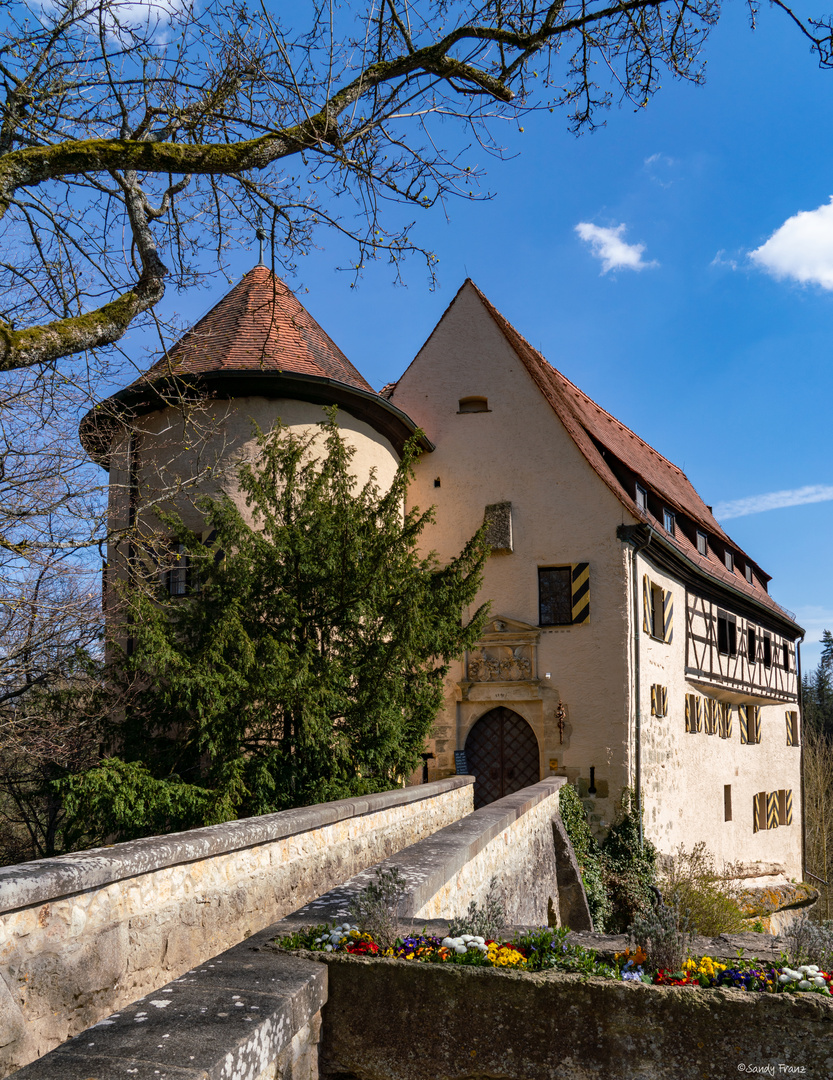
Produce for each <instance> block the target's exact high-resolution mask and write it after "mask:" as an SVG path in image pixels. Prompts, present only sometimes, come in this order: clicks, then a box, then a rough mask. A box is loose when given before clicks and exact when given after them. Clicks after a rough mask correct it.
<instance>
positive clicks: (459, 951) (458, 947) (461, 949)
mask: <svg viewBox="0 0 833 1080" xmlns="http://www.w3.org/2000/svg"><path fill="white" fill-rule="evenodd" d="M454 951H455V952H456V953H457V954H458V955H460V956H462V955H463V953H466V952H468V949H467V948H466V946H465V945H455V946H454Z"/></svg>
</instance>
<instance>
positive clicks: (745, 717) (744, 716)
mask: <svg viewBox="0 0 833 1080" xmlns="http://www.w3.org/2000/svg"><path fill="white" fill-rule="evenodd" d="M738 718H739V719H740V741H741V742H742V743H748V742H749V713H748V706H747V705H738Z"/></svg>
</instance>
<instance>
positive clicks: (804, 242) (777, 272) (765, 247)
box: [749, 196, 833, 289]
mask: <svg viewBox="0 0 833 1080" xmlns="http://www.w3.org/2000/svg"><path fill="white" fill-rule="evenodd" d="M749 257H750V259H751V260H752V261H753V262H754V263H756V264H757V266H759V267H760V268H761V269H762V270H765V271H766V272H767V273H768V274H772V276H773V277H776V278H793V279H794V280H795V281H800V282H802V284H807V283H811V284H815V285H821V287H822V288H823V289H833V196H831V199H830V202H829V203H826V204H825V205H824V206H819V207H818V209H816V210H801V211H799V213H797V214H795V215H794V216H793V217H791V218H787V220H786V221H785V222H784V224H783V225H782V226H781V227H780V228H779V229H776V230H775V232H774V233H773V234H772V236H770V238H769V239H768V240H767V241H766V243H765V244H762V245H761V246H760V247H759V248H756V249H755V251H753V252H750V255H749Z"/></svg>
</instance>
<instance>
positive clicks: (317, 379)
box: [82, 266, 803, 879]
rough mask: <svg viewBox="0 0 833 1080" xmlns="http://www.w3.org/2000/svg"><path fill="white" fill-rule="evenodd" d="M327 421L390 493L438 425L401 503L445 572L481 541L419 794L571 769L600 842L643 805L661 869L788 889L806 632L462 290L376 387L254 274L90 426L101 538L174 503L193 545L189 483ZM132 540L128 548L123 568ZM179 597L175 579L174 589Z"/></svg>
mask: <svg viewBox="0 0 833 1080" xmlns="http://www.w3.org/2000/svg"><path fill="white" fill-rule="evenodd" d="M330 404H336V405H338V408H339V413H338V417H339V423H340V425H341V427H342V430H343V431H344V433H345V434H346V436H347V438H348V439H349V440H350V441H351V442H352V443H353V445H355V446H356V449H357V453H356V457H355V458H354V460H353V465H354V468H355V470H356V472H357V475H358V477H359V479H360V480H363V479H366V478H367V476H368V475H369V473H370V470H371V469H375V470H376V475H377V478H378V480H379V482H380V483H381V484H383V485H384V484H385V483H386V482H389V480H390V478H391V477H392V475H393V472H394V470H395V468H396V463H397V461H398V460H399V455H400V453H401V450H402V446H403V444H404V442H405V440H406V439H407V438H408V437H409V436H410V435H411V434H412V433H413V431H414V430H415V427H416V425H419V427H420V428H421V429H423V430H424V432H425V433H426V436H427V437H425V438H423V441H422V446H423V450H424V451H425V452H424V453H423V454H422V456H421V458H420V460H419V461H418V463H417V466H416V476H415V479H414V482H413V484H412V487H411V489H410V494H409V499H410V501H411V502H412V504H413V505H417V506H420V507H423V508H427V507H428V506H431V505H434V506H435V507H436V522H435V524H434V525H433V526H430V527H429V530H428V531H427V532H426V535H425V537H424V542H425V546H426V548H427V549H433V550H436V551H437V553H438V554H439V556H440V558H441V559H443V558H450V557H452V556H453V555H455V554H457V553H458V552H459V551H460V549H461V548H462V547H463V545H464V544H465V542H466V541H467V540H468V539H469V538H470V537H471V536H472V534H473V533H474V532H475V531H476V530H477V529H478V528H479V527H480V525H481V524H483V522H484V521H485V522H486V523H487V526H488V533H487V536H488V542H489V544H490V546H491V555H490V557H489V559H488V561H487V565H486V569H485V578H484V586H483V598H484V599H485V598H488V599H490V600H491V604H492V607H491V618H490V621H489V623H488V625H487V627H486V629H485V631H484V633H483V635H482V640H481V641H480V642H479V644H478V646H477V648H475V649H473V650H472V651H471V652H470V653H469V654H468V655H467V656H466V657H464V658H463V659H462V660H461V661H460V662H459V663H458V664H457V665H455V666H454V667H453V668H452V670H451V672H450V674H449V677H448V680H447V684H446V699H445V705H444V708H443V710H442V711H441V713H440V715H439V716H438V717H437V721H436V724H435V728H434V733H433V736H434V737H433V738H432V739H431V740H430V743H429V746H428V747H427V748H426V752H427V754H428V755H429V756H428V765H429V767H428V776H429V777H430V778H432V779H433V778H435V777H440V776H444V775H448V774H449V773H452V772H454V771H455V769H456V770H457V771H461V770H466V771H470V772H473V773H474V774H475V775H476V776H477V784H476V788H475V797H476V800H477V803H478V804H479V805H482V804H484V803H487V802H490V801H492V800H494V799H497V798H500V797H501V796H502V795H505V794H510V793H511V792H513V791H516V790H519V789H520V788H522V787H525V786H526V785H528V784H531V783H535V782H537V781H538V780H539V779H541V778H542V777H544V776H548V775H552V774H555V775H563V776H566V777H568V778H569V779H570V780H571V781H573V782H574V783H575V784H576V785H577V787H578V790H579V793H580V795H581V796H582V797H583V799H584V800H585V804H586V805H587V807H588V809H589V811H590V814H591V821H592V822H593V824H594V826H595V827H596V829H597V831H602V830H603V829H604V827H605V826H606V825H607V824H610V823H611V822H612V821H613V819H614V817H615V814H616V810H617V805H618V801H619V799H620V796H621V794H622V792H623V790H624V789H625V788H631V789H632V790H633V791H634V792H635V793H636V798H637V801H638V803H639V804H640V805H641V806H642V809H643V812H644V827H645V834H646V836H647V837H648V838H649V839H651V840H652V841H654V843H655V844H656V845H657V847H658V848H659V849H660V851H662V852H665V853H671V852H673V851H674V850H676V849H677V848H678V847H679V845H680V844H685V845H686V847H687V848H689V849H691V847H692V846H693V845H694V844H696V843H698V842H699V841H705V842H706V844H707V846H708V848H709V849H710V850H711V852H712V853H713V854H714V855H715V856H716V857H717V859H718V861H719V862H722V861H732V862H737V861H742V862H744V863H746V864H753V865H754V864H758V865H759V866H760V868H761V875H772V874H776V875H777V876H780V877H786V878H797V879H800V878H801V877H802V870H803V866H802V858H803V856H802V831H801V821H802V806H801V775H802V774H801V753H802V750H801V737H800V719H799V705H798V687H799V671H798V665H799V653H798V645H799V641H800V638H801V637H802V635H803V631H802V630H801V628H800V627H799V626H798V625H797V624H796V622H795V620H794V618H793V617H792V615H791V614H790V613H789V612H787V611H785V610H784V609H783V608H781V607H780V606H779V605H778V604H776V603H775V601H774V600H773V599H772V598H771V597H770V596H769V594H768V592H767V585H768V581H769V576H768V575H767V574H766V573H765V572H764V570H763V569H762V568H761V567H760V566H758V564H757V563H756V562H754V560H753V559H752V558H751V557H750V556H748V555H747V554H746V553H745V552H744V551H742V550H741V549H740V548H739V547H738V546H737V545H736V544H735V543H734V542H733V541H732V540H731V538H730V537H729V536H728V535H727V534H726V533H725V532H724V530H723V529H722V528H721V526H720V525H719V523H718V522H717V520H716V519H715V518H714V516H713V515H712V513H711V510H710V509H709V507H708V506H706V505H705V503H704V502H703V501H702V499H701V498H700V496H699V495H698V494H697V492H696V491H695V490H694V488H693V487H692V485H691V483H690V482H689V481H688V479H687V478H686V476H685V475H684V474H683V473H682V472H681V471H680V470H679V469H678V468H677V467H676V466H674V465H672V464H671V462H669V461H668V460H666V459H665V458H664V457H663V456H662V455H661V454H659V453H658V452H657V451H656V450H654V449H653V448H652V447H650V446H649V445H648V444H647V443H645V442H644V441H643V440H642V439H640V438H639V436H638V435H636V434H635V433H634V432H632V431H630V430H629V429H628V428H626V427H625V426H624V425H623V424H621V423H620V422H619V421H617V420H616V419H615V418H614V417H613V416H611V415H610V414H609V413H608V412H606V411H605V410H604V409H602V408H601V407H600V406H598V405H596V404H595V403H594V402H593V401H591V400H590V398H588V397H587V396H586V395H585V394H583V393H582V392H581V390H579V389H578V388H577V387H576V386H574V385H573V384H572V383H571V382H570V381H569V380H568V379H566V378H565V377H564V376H563V375H561V374H560V373H559V372H558V371H557V370H556V369H555V368H553V367H552V366H550V364H548V363H547V361H546V360H545V359H544V358H543V357H542V356H541V355H540V353H538V352H537V351H536V350H535V349H533V348H532V347H531V346H530V345H529V344H528V342H526V341H525V340H524V338H523V337H522V336H521V335H520V334H519V333H518V332H517V331H516V330H515V329H514V328H513V327H512V326H511V325H510V324H509V323H508V322H507V321H506V320H505V319H504V318H503V316H501V315H500V313H499V312H498V311H497V310H496V309H495V308H494V307H493V306H492V305H491V304H490V302H489V301H488V300H487V299H486V297H485V296H484V295H483V294H482V293H481V292H480V291H479V290H478V289H477V287H476V286H475V285H474V284H473V283H472V282H471V281H466V282H465V284H464V285H463V286H462V288H461V289H460V291H459V292H458V294H457V296H456V297H455V299H454V300H453V302H452V303H451V305H450V306H449V308H448V309H447V310H446V312H445V314H444V315H443V317H442V318H441V320H440V322H439V323H438V325H437V326H436V328H435V329H434V331H433V332H432V334H431V336H430V337H429V338H428V340H427V342H426V343H425V344H424V345H423V347H422V349H421V350H420V351H419V353H418V354H417V356H416V358H415V359H414V361H413V362H412V363H411V365H410V366H409V367H408V368H407V370H406V371H405V372H404V374H403V375H402V376H401V378H400V379H399V380H398V382H396V383H395V384H392V385H390V386H388V387H386V388H385V389H384V390H383V391H382V393H380V394H377V393H376V392H374V391H373V389H372V388H371V387H370V386H369V384H368V383H367V382H366V381H365V380H364V378H363V377H362V376H361V375H360V374H359V372H358V371H357V370H356V368H354V367H353V365H352V364H351V363H350V362H349V361H348V360H347V358H346V357H345V356H344V354H343V353H342V352H341V351H340V350H339V349H338V347H337V346H336V345H335V344H334V342H333V341H332V340H331V339H330V338H329V337H328V336H327V334H326V333H325V332H324V331H323V330H322V329H321V327H320V326H319V325H318V324H317V323H316V322H315V320H314V319H312V317H311V316H310V315H309V313H308V312H307V311H306V310H305V309H304V308H303V307H302V305H301V304H300V303H299V302H298V301H297V299H296V298H295V297H294V296H293V295H292V293H291V292H290V291H289V290H288V289H287V287H286V286H285V285H284V284H283V283H282V282H281V281H279V279H277V278H275V277H274V275H272V273H271V271H269V270H267V269H266V268H265V267H263V266H258V267H255V268H254V269H253V270H251V271H250V272H249V273H248V274H247V275H246V276H245V277H244V278H243V279H242V281H241V282H240V283H239V284H238V285H237V286H235V288H234V289H232V291H231V292H230V293H229V294H228V295H227V296H226V297H225V298H224V299H223V300H221V301H220V303H219V304H217V305H216V306H215V307H214V308H213V309H212V310H211V311H210V312H209V313H208V314H207V315H206V316H205V317H204V318H203V319H201V320H200V321H199V322H198V323H197V324H196V325H195V326H194V327H193V329H191V330H189V331H188V332H187V333H186V334H185V335H184V336H183V338H182V339H181V340H180V341H179V342H178V343H177V344H176V345H175V346H173V347H172V348H171V349H170V350H169V351H168V353H167V354H166V355H165V356H164V357H163V358H162V359H160V360H159V361H158V362H157V363H156V364H155V365H154V366H153V367H152V368H151V369H150V371H148V372H147V373H146V374H145V375H144V376H143V377H142V378H141V379H139V380H138V381H137V382H136V383H134V384H133V385H132V386H130V387H128V388H127V389H126V390H123V391H121V392H120V393H119V394H116V395H115V396H114V397H113V398H111V399H110V400H109V401H108V402H106V403H104V406H103V407H99V409H97V410H93V412H91V413H90V414H89V415H88V417H87V418H85V420H84V422H83V423H82V439H83V441H84V445H85V446H86V448H87V449H88V451H89V453H90V454H91V456H93V457H94V458H95V460H97V461H99V462H100V463H101V464H103V465H105V467H109V469H110V487H111V502H110V515H111V528H112V529H113V530H115V533H116V536H118V530H120V529H128V528H129V526H131V525H134V526H135V525H136V523H137V520H139V517H140V516H141V514H142V513H143V511H142V509H141V508H142V507H151V508H152V507H153V506H154V505H155V504H157V503H160V502H161V503H162V504H165V503H166V502H167V503H170V502H171V501H173V502H175V503H176V504H177V505H178V506H179V508H180V510H181V512H183V516H184V517H186V520H188V514H189V513H191V514H193V515H194V520H193V522H191V521H188V523H189V524H190V525H191V527H193V528H195V529H199V520H198V515H197V514H196V511H194V510H193V508H191V509H189V508H188V507H189V506H190V504H186V503H183V502H182V498H181V496H180V490H181V489H182V488H183V487H184V486H185V485H186V484H187V482H188V481H189V480H193V479H194V478H198V487H199V488H200V489H201V490H216V489H217V488H218V487H222V488H224V489H225V490H227V491H229V493H230V494H231V495H232V497H235V483H234V479H235V466H236V463H237V462H238V461H239V460H240V459H241V455H242V456H245V455H246V454H252V453H254V452H255V445H256V444H255V441H254V435H253V431H252V422H253V421H255V422H256V423H257V424H258V425H259V427H260V428H261V429H263V430H266V429H268V428H269V427H270V426H271V425H272V424H273V423H274V422H275V421H276V420H277V419H278V418H280V419H281V420H282V422H283V423H284V424H285V425H287V426H288V427H290V428H292V429H293V430H296V431H299V432H305V431H308V430H311V429H312V426H313V425H314V424H315V423H317V422H319V421H320V420H321V418H322V415H321V407H322V405H330ZM186 406H187V407H186ZM147 521H148V523H149V527H150V528H153V527H154V525H153V515H152V510H151V511H149V512H147ZM156 527H158V526H156ZM134 531H135V530H134ZM130 542H132V541H128V540H123V541H119V540H118V539H116V541H114V546H113V550H112V551H111V553H110V563H111V565H117V564H119V561H120V560H121V563H122V564H123V563H124V560H125V557H126V556H125V552H124V550H123V549H124V546H125V544H128V543H130ZM119 545H121V548H120V546H119ZM181 585H182V580H181V578H179V577H177V576H176V575H175V574H172V575H171V577H170V586H171V588H172V590H174V589H177V588H180V587H181ZM415 779H418V778H415Z"/></svg>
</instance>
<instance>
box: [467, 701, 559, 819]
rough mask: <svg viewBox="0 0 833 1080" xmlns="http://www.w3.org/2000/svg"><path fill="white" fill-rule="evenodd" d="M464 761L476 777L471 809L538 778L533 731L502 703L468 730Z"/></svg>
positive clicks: (536, 751) (477, 807)
mask: <svg viewBox="0 0 833 1080" xmlns="http://www.w3.org/2000/svg"><path fill="white" fill-rule="evenodd" d="M466 761H467V763H468V768H469V772H470V773H471V774H472V775H473V776H474V777H475V778H476V783H475V785H474V808H475V810H479V809H480V807H481V806H486V805H487V804H488V803H490V802H494V801H495V799H501V798H503V796H504V795H511V794H512V793H513V792H515V791H520V790H521V788H525V787H529V785H530V784H537V783H538V781H539V780H540V779H541V777H540V771H539V764H538V739H537V738H536V736H535V732H534V731H533V730H532V728H531V727H530V725H529V724H528V723H527V722H526V720H524V718H523V717H522V716H519V715H518V713H516V712H513V711H512V710H511V709H507V708H504V707H503V706H501V707H499V708H497V709H491V710H490V711H489V712H487V713H485V715H483V716H481V717H480V719H479V720H478V721H477V723H476V724H475V725H474V727H473V728H472V729H471V731H470V732H469V734H468V737H467V738H466Z"/></svg>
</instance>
